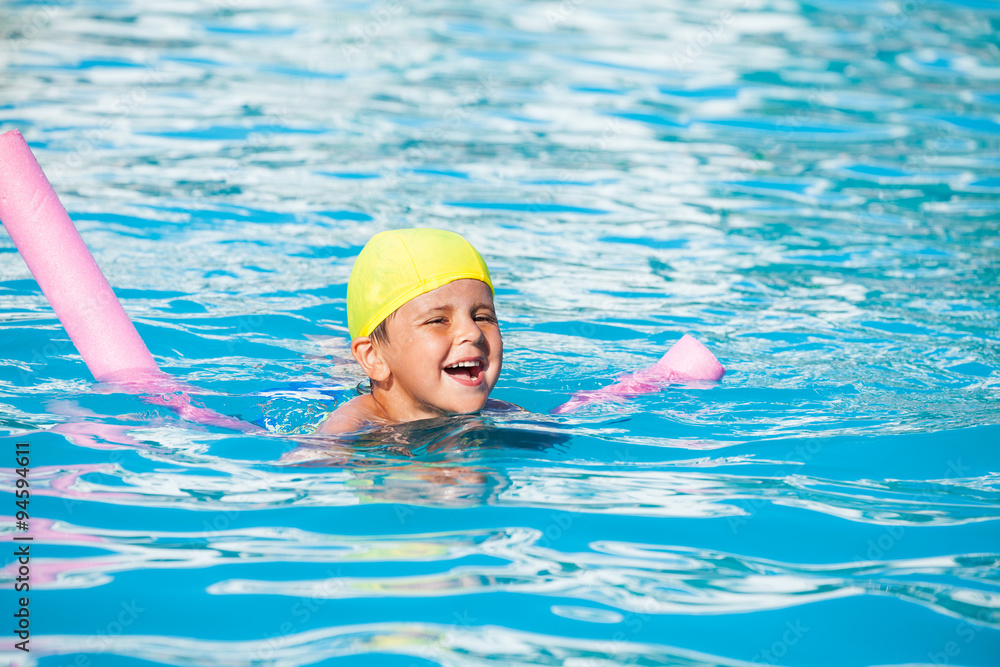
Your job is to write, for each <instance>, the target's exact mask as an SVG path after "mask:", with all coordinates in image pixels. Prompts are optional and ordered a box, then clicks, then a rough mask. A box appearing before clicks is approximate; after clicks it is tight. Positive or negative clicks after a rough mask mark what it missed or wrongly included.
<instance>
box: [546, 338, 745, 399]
mask: <svg viewBox="0 0 1000 667" xmlns="http://www.w3.org/2000/svg"><path fill="white" fill-rule="evenodd" d="M725 374H726V369H725V368H723V367H722V364H720V363H719V360H718V359H716V358H715V355H714V354H712V353H711V352H710V351H709V350H708V348H706V347H705V346H704V345H702V344H701V343H699V342H698V341H697V340H696V339H695V338H694V337H693V336H690V335H688V334H684V336H682V337H681V339H680V340H679V341H677V342H676V343H674V345H673V346H672V347H671V348H670V349H669V350H667V353H666V354H664V355H663V356H662V357H661V358H660V360H659V361H657V362H656V363H655V364H653V365H652V366H649V367H648V368H644V369H642V370H640V371H636V372H635V373H630V374H628V375H623V376H622V377H620V378H619V379H618V381H617V382H615V383H614V384H610V385H608V386H607V387H601V388H600V389H595V390H593V391H579V392H577V393H575V394H573V398H571V399H570V400H568V401H567V402H565V403H563V404H562V405H560V406H558V407H556V408H554V409H553V410H552V412H553V413H555V414H564V413H567V412H574V411H576V410H579V409H580V408H582V407H583V406H585V405H587V404H588V403H603V402H609V401H614V402H620V401H622V400H624V399H626V398H628V397H630V396H635V395H638V394H651V393H653V392H657V391H660V389H661V388H662V387H663V385H665V384H670V383H675V382H717V381H719V380H721V379H722V376H723V375H725Z"/></svg>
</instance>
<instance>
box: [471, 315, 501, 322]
mask: <svg viewBox="0 0 1000 667" xmlns="http://www.w3.org/2000/svg"><path fill="white" fill-rule="evenodd" d="M476 321H477V322H496V321H497V318H495V317H493V316H492V315H476Z"/></svg>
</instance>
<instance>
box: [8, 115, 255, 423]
mask: <svg viewBox="0 0 1000 667" xmlns="http://www.w3.org/2000/svg"><path fill="white" fill-rule="evenodd" d="M0 221H2V222H3V226H4V228H5V229H6V230H7V233H8V234H10V238H11V240H12V241H13V242H14V245H15V246H17V249H18V251H19V252H20V253H21V257H22V258H24V261H25V263H26V264H27V265H28V269H29V270H30V271H31V275H33V276H34V277H35V280H36V281H37V282H38V285H39V287H41V288H42V293H43V294H44V295H45V298H46V299H48V301H49V303H50V304H51V305H52V309H53V310H54V311H55V313H56V316H57V317H58V318H59V321H60V322H62V325H63V328H65V329H66V333H67V334H69V337H70V339H71V340H72V341H73V344H74V345H75V346H76V349H77V350H78V351H79V352H80V356H81V357H83V361H84V363H85V364H87V368H88V369H90V372H91V373H92V374H93V375H94V378H95V379H96V380H97V381H98V382H104V383H110V384H112V385H114V386H116V387H118V388H121V389H123V390H126V391H132V392H135V393H152V394H160V395H155V396H144V397H143V400H146V401H147V402H149V403H154V404H157V405H165V406H167V407H170V408H171V409H173V410H175V411H176V412H177V413H178V414H179V415H180V416H181V417H183V418H185V419H189V420H191V421H194V422H197V423H201V424H209V425H215V426H223V427H225V428H236V429H239V430H248V427H252V425H251V424H247V423H246V422H243V421H241V420H238V419H233V418H232V417H227V416H225V415H222V414H219V413H217V412H214V411H212V410H209V409H207V408H201V407H197V406H194V405H192V404H191V399H190V397H189V396H187V394H186V393H184V391H185V390H192V389H194V390H196V388H194V387H191V386H190V385H187V384H185V383H183V382H179V381H177V380H175V379H174V378H171V377H170V376H169V375H167V374H166V373H164V372H163V371H161V370H160V368H159V366H157V365H156V361H155V360H154V359H153V355H151V354H150V353H149V350H148V349H147V347H146V344H145V343H144V342H143V340H142V338H141V337H140V336H139V333H138V332H137V331H136V329H135V325H133V324H132V321H131V320H130V319H129V317H128V315H127V314H126V313H125V309H124V308H122V305H121V303H120V302H119V301H118V297H116V296H115V293H114V291H113V290H112V289H111V286H110V285H109V284H108V281H107V279H106V278H105V277H104V274H103V273H101V269H100V267H98V266H97V262H96V261H94V257H93V255H91V254H90V250H89V249H88V248H87V246H86V244H85V243H84V242H83V239H82V238H81V237H80V233H79V232H78V231H77V230H76V227H74V226H73V222H72V221H71V220H70V218H69V215H68V214H67V213H66V209H65V208H63V205H62V203H60V201H59V197H58V196H56V193H55V191H54V190H53V189H52V185H51V184H50V183H49V180H48V179H47V178H46V177H45V174H44V173H43V172H42V168H41V167H40V166H39V165H38V161H37V160H35V156H34V155H33V154H32V152H31V149H30V148H29V147H28V144H27V143H26V142H25V141H24V137H22V136H21V133H20V132H18V131H17V130H11V131H10V132H7V133H5V134H3V135H0ZM163 392H167V393H166V394H164V393H163ZM253 428H254V429H256V427H253Z"/></svg>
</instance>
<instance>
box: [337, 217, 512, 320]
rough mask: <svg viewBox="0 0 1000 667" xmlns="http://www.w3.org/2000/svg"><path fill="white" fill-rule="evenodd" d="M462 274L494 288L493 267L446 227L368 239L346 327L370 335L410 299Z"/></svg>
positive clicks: (352, 283)
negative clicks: (444, 228) (487, 264)
mask: <svg viewBox="0 0 1000 667" xmlns="http://www.w3.org/2000/svg"><path fill="white" fill-rule="evenodd" d="M463 278H472V279H473V280H482V281H483V282H484V283H486V284H487V285H489V287H490V291H491V292H494V290H493V282H492V281H491V280H490V270H489V269H488V268H486V262H484V261H483V258H482V256H480V254H479V253H478V252H476V249H475V248H473V247H472V244H471V243H469V242H468V241H466V240H465V239H464V238H462V237H461V236H459V235H458V234H456V233H455V232H448V231H445V230H443V229H426V228H424V229H395V230H391V231H387V232H379V233H378V234H376V235H375V236H373V237H371V239H369V241H368V243H366V244H365V247H364V248H362V249H361V254H359V255H358V258H357V259H356V260H355V261H354V268H353V269H351V277H350V279H349V280H348V281H347V328H348V329H349V330H350V332H351V338H357V337H358V336H368V335H370V334H371V332H372V331H374V330H375V327H377V326H378V325H379V324H381V322H382V320H384V319H385V318H387V317H389V315H391V314H392V313H394V312H396V309H397V308H399V307H400V306H402V305H403V304H404V303H406V302H407V301H409V300H411V299H413V298H415V297H418V296H420V295H421V294H426V293H427V292H430V291H431V290H434V289H437V288H438V287H441V286H442V285H447V284H448V283H450V282H454V281H456V280H462V279H463Z"/></svg>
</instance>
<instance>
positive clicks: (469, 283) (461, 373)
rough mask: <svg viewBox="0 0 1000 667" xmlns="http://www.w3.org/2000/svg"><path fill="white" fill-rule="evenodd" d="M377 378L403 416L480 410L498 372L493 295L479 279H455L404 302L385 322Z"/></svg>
mask: <svg viewBox="0 0 1000 667" xmlns="http://www.w3.org/2000/svg"><path fill="white" fill-rule="evenodd" d="M386 333H387V334H388V339H389V343H388V345H380V346H379V347H378V354H379V355H380V356H381V357H382V359H383V360H384V361H385V362H386V364H387V365H388V367H389V370H390V373H391V376H390V378H389V379H388V381H387V382H382V383H380V385H381V386H383V387H384V388H385V390H386V397H387V399H388V400H390V401H391V402H392V408H393V410H394V411H395V412H396V414H398V415H399V416H400V417H403V418H405V419H409V420H412V419H423V418H426V417H435V416H439V415H441V414H466V413H470V412H476V411H478V410H480V409H482V407H483V405H484V404H485V403H486V398H487V397H488V396H489V394H490V392H491V391H492V390H493V387H494V386H495V385H496V383H497V379H498V378H499V377H500V366H501V363H502V362H503V340H502V339H501V337H500V327H499V325H498V323H497V316H496V311H495V310H494V308H493V295H492V293H491V292H490V288H489V287H488V286H487V285H486V283H484V282H482V281H479V280H470V279H466V280H456V281H454V282H451V283H448V284H447V285H443V286H441V287H439V288H437V289H435V290H431V291H430V292H427V293H426V294H421V295H420V296H418V297H416V298H415V299H412V300H411V301H408V302H407V303H405V304H403V305H402V306H400V308H399V309H398V310H397V311H396V312H395V314H394V315H393V316H392V317H390V318H389V319H388V320H387V321H386Z"/></svg>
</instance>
